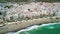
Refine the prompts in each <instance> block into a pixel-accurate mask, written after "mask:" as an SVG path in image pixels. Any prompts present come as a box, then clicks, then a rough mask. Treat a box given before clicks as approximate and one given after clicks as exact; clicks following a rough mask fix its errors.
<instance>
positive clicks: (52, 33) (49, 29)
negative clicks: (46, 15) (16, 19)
mask: <svg viewBox="0 0 60 34" xmlns="http://www.w3.org/2000/svg"><path fill="white" fill-rule="evenodd" d="M7 34H60V22H59V23H49V24H42V25H33V26H31V27H27V28H26V29H23V30H20V31H18V32H10V33H7Z"/></svg>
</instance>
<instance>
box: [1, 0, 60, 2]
mask: <svg viewBox="0 0 60 34" xmlns="http://www.w3.org/2000/svg"><path fill="white" fill-rule="evenodd" d="M28 1H33V0H0V2H28ZM35 1H38V2H39V1H43V2H60V0H35Z"/></svg>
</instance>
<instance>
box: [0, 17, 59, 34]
mask: <svg viewBox="0 0 60 34" xmlns="http://www.w3.org/2000/svg"><path fill="white" fill-rule="evenodd" d="M59 21H60V16H57V17H56V16H55V17H51V18H50V17H48V18H39V19H33V20H27V21H20V22H12V23H6V25H5V26H2V27H0V33H6V32H11V31H18V30H21V29H23V28H26V27H28V26H31V25H38V24H43V23H51V22H59Z"/></svg>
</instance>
